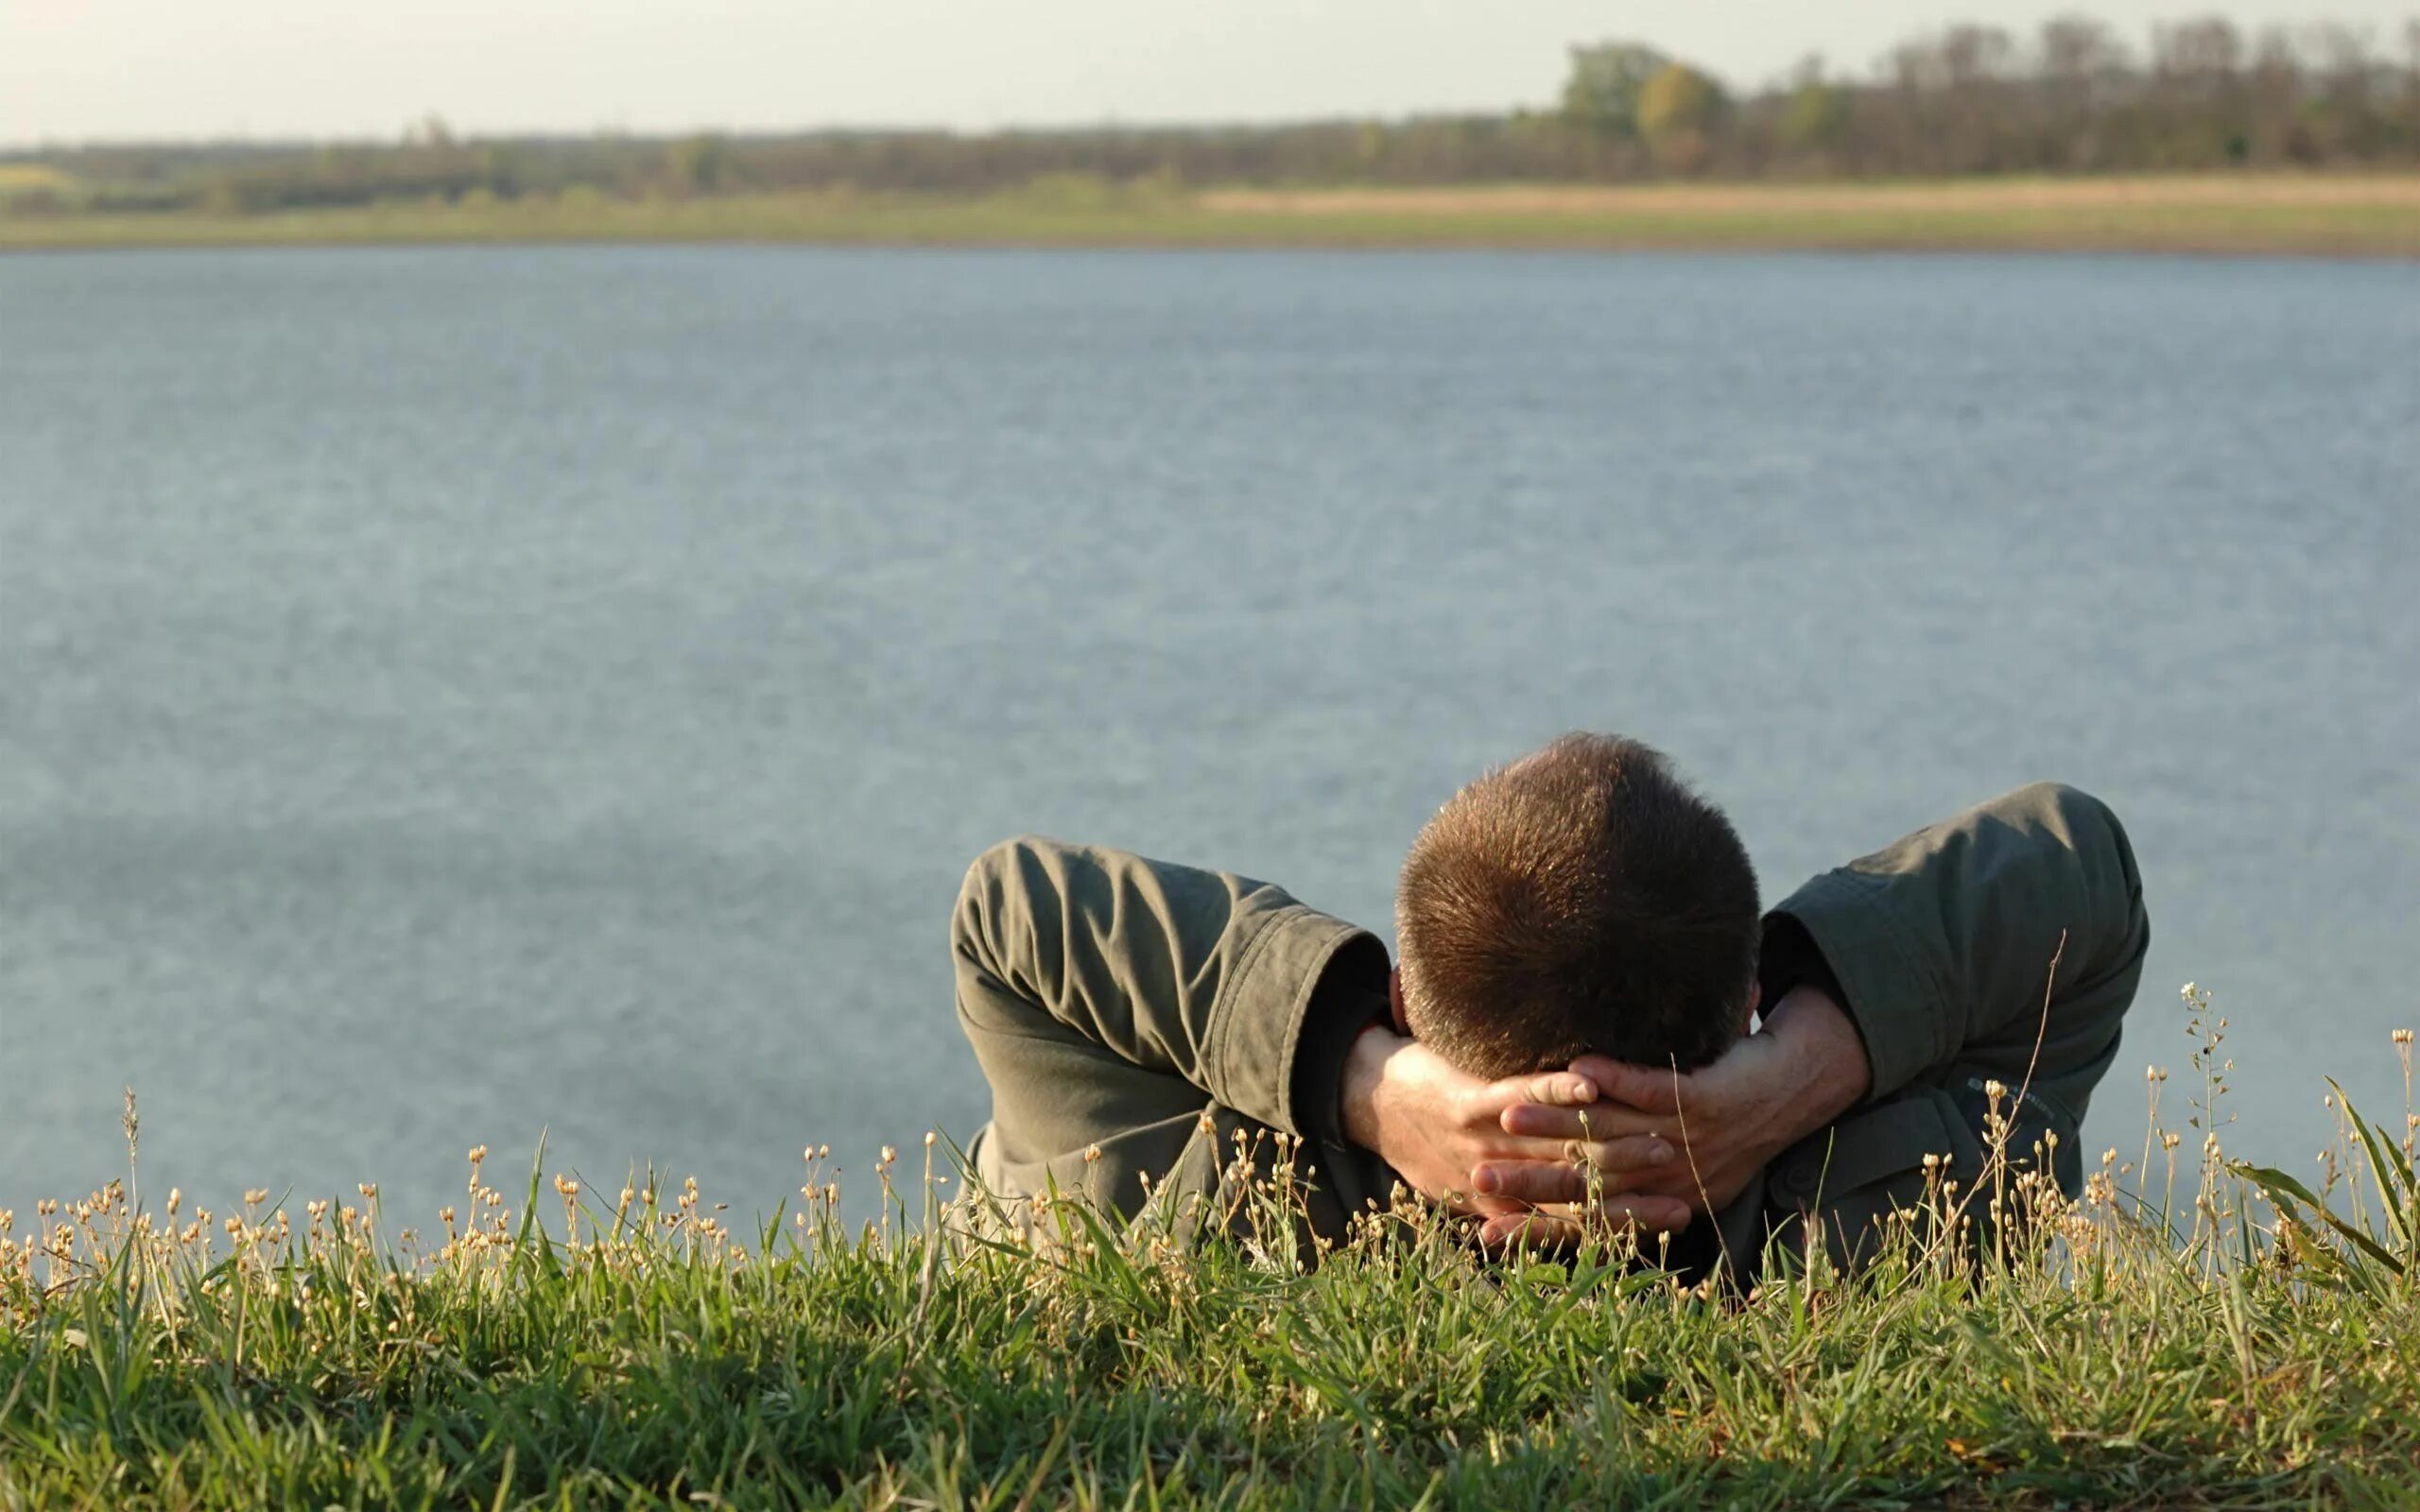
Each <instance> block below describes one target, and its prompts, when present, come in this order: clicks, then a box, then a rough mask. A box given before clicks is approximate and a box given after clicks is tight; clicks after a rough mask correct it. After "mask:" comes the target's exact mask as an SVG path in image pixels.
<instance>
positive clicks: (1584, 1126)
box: [1470, 988, 1872, 1244]
mask: <svg viewBox="0 0 2420 1512" xmlns="http://www.w3.org/2000/svg"><path fill="white" fill-rule="evenodd" d="M1571 1069H1572V1071H1573V1072H1575V1073H1578V1074H1581V1075H1582V1076H1584V1077H1586V1078H1587V1080H1588V1081H1589V1083H1590V1084H1591V1085H1592V1086H1594V1087H1595V1088H1596V1089H1597V1090H1598V1091H1600V1092H1601V1093H1602V1094H1603V1095H1602V1098H1601V1099H1600V1100H1599V1101H1596V1102H1593V1103H1590V1104H1587V1105H1585V1106H1577V1105H1568V1104H1565V1105H1556V1104H1552V1103H1549V1102H1548V1101H1547V1099H1544V1098H1530V1099H1525V1100H1524V1101H1521V1102H1518V1103H1515V1104H1513V1106H1511V1107H1509V1108H1505V1109H1504V1113H1503V1124H1504V1128H1505V1131H1506V1132H1507V1133H1509V1134H1514V1135H1519V1136H1521V1137H1523V1138H1525V1139H1530V1140H1540V1139H1545V1140H1553V1141H1557V1142H1559V1143H1558V1146H1557V1148H1556V1149H1555V1150H1554V1152H1553V1158H1552V1159H1551V1160H1536V1159H1530V1160H1525V1159H1522V1158H1520V1157H1510V1156H1496V1157H1492V1158H1490V1159H1488V1160H1483V1161H1481V1162H1480V1163H1479V1164H1478V1166H1476V1167H1474V1168H1473V1170H1472V1172H1471V1177H1470V1180H1471V1188H1472V1190H1473V1191H1474V1192H1475V1193H1477V1194H1478V1195H1479V1197H1480V1199H1481V1200H1482V1201H1485V1202H1491V1203H1500V1202H1505V1201H1512V1202H1514V1203H1516V1204H1522V1205H1529V1206H1535V1207H1538V1208H1541V1209H1545V1210H1547V1211H1545V1212H1542V1213H1539V1214H1535V1215H1532V1216H1530V1218H1529V1220H1528V1222H1527V1224H1526V1230H1527V1233H1526V1237H1525V1238H1524V1240H1523V1242H1525V1243H1532V1244H1535V1243H1559V1242H1564V1241H1567V1240H1568V1239H1569V1238H1571V1237H1573V1231H1574V1230H1573V1228H1572V1226H1570V1225H1568V1224H1567V1223H1565V1222H1564V1221H1563V1220H1562V1219H1561V1218H1560V1217H1559V1216H1558V1215H1557V1213H1556V1211H1555V1209H1556V1208H1557V1207H1558V1206H1559V1205H1563V1204H1570V1203H1578V1202H1583V1201H1586V1200H1587V1198H1588V1194H1589V1192H1590V1188H1591V1185H1592V1181H1591V1176H1590V1172H1591V1170H1592V1169H1593V1171H1594V1172H1595V1173H1596V1175H1595V1178H1594V1183H1593V1184H1594V1186H1595V1187H1596V1189H1597V1191H1598V1192H1599V1194H1619V1195H1621V1196H1627V1197H1631V1198H1634V1199H1635V1198H1641V1197H1649V1196H1653V1197H1660V1198H1664V1199H1668V1200H1674V1201H1679V1202H1683V1203H1685V1204H1686V1205H1687V1206H1689V1207H1690V1208H1692V1209H1695V1210H1698V1211H1709V1212H1710V1211H1715V1210H1718V1209H1720V1208H1721V1207H1722V1206H1723V1204H1725V1203H1727V1202H1729V1201H1730V1200H1731V1199H1732V1198H1734V1197H1736V1196H1737V1195H1738V1194H1740V1192H1741V1191H1743V1190H1745V1188H1746V1187H1747V1185H1748V1183H1749V1181H1750V1180H1751V1179H1753V1178H1754V1177H1755V1174H1756V1173H1757V1171H1759V1170H1760V1169H1762V1168H1763V1167H1764V1165H1765V1164H1766V1162H1768V1161H1770V1160H1772V1158H1773V1157H1774V1156H1776V1155H1779V1154H1780V1153H1781V1152H1782V1151H1783V1150H1786V1149H1788V1148H1789V1146H1790V1145H1792V1144H1794V1143H1797V1142H1798V1141H1799V1140H1801V1139H1804V1138H1805V1137H1806V1136H1807V1135H1808V1134H1811V1133H1813V1132H1814V1131H1815V1130H1817V1129H1819V1128H1822V1127H1823V1126H1824V1125H1826V1124H1828V1123H1830V1122H1831V1121H1832V1120H1833V1119H1835V1118H1837V1117H1839V1116H1840V1115H1841V1113H1842V1112H1844V1111H1846V1110H1847V1109H1848V1108H1850V1107H1852V1106H1854V1105H1855V1104H1856V1102H1857V1100H1858V1098H1860V1097H1862V1096H1864V1095H1865V1091H1866V1088H1867V1086H1868V1085H1869V1083H1870V1081H1871V1077H1872V1072H1871V1068H1870V1067H1869V1066H1868V1064H1867V1061H1866V1058H1865V1045H1864V1041H1863V1040H1860V1039H1858V1032H1857V1026H1856V1025H1855V1024H1854V1023H1852V1022H1850V1021H1849V1017H1848V1014H1847V1013H1846V1012H1845V1011H1844V1010H1843V1009H1842V1008H1841V1005H1839V1004H1837V1003H1835V1002H1833V1001H1832V1000H1831V998H1829V997H1827V996H1825V995H1824V993H1823V992H1821V991H1819V990H1817V989H1815V988H1798V989H1796V990H1794V991H1792V992H1790V993H1789V994H1788V995H1787V996H1785V997H1784V998H1783V999H1782V1000H1781V1002H1780V1003H1779V1004H1777V1005H1774V1007H1773V1011H1772V1014H1770V1015H1769V1016H1768V1017H1767V1018H1766V1020H1765V1023H1764V1026H1763V1027H1762V1028H1760V1029H1759V1030H1758V1031H1757V1032H1756V1033H1755V1034H1752V1035H1750V1036H1748V1037H1747V1038H1746V1039H1744V1040H1740V1041H1739V1042H1738V1043H1737V1044H1736V1045H1734V1046H1732V1047H1731V1049H1730V1050H1729V1051H1727V1052H1725V1053H1724V1055H1723V1056H1722V1057H1721V1058H1720V1059H1719V1060H1717V1061H1715V1062H1714V1063H1713V1064H1712V1065H1710V1066H1705V1067H1703V1068H1701V1069H1700V1070H1698V1071H1696V1072H1693V1073H1691V1074H1687V1075H1675V1074H1674V1073H1673V1072H1672V1071H1671V1070H1670V1068H1668V1067H1667V1068H1663V1069H1658V1068H1655V1067H1652V1066H1633V1065H1625V1064H1623V1063H1621V1062H1619V1061H1614V1060H1608V1059H1605V1058H1604V1057H1601V1056H1583V1057H1581V1058H1580V1059H1578V1060H1576V1061H1574V1062H1572V1065H1571ZM1481 1211H1487V1212H1488V1213H1489V1214H1490V1217H1489V1222H1488V1224H1487V1226H1486V1231H1485V1233H1484V1234H1483V1236H1482V1237H1483V1238H1485V1239H1486V1240H1487V1241H1488V1242H1490V1243H1502V1242H1506V1241H1509V1240H1512V1239H1513V1238H1515V1237H1516V1236H1522V1235H1523V1231H1524V1229H1525V1225H1524V1223H1523V1222H1522V1220H1521V1219H1520V1218H1519V1217H1517V1216H1515V1215H1513V1213H1510V1212H1501V1211H1499V1210H1496V1209H1494V1208H1487V1209H1482V1210H1481Z"/></svg>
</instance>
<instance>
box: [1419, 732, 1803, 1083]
mask: <svg viewBox="0 0 2420 1512" xmlns="http://www.w3.org/2000/svg"><path fill="white" fill-rule="evenodd" d="M1395 934H1396V940H1397V944H1398V946H1399V948H1400V954H1401V957H1402V959H1401V966H1402V971H1403V1002H1404V1015H1405V1019H1406V1021H1407V1022H1408V1023H1409V1027H1410V1029H1411V1032H1412V1036H1413V1038H1415V1039H1417V1040H1421V1041H1422V1042H1424V1043H1426V1044H1427V1045H1428V1046H1429V1048H1431V1049H1432V1050H1435V1051H1436V1052H1437V1053H1438V1054H1439V1055H1441V1056H1443V1057H1445V1058H1446V1059H1447V1060H1448V1061H1451V1062H1452V1063H1453V1064H1455V1065H1456V1066H1458V1067H1460V1068H1461V1069H1462V1070H1463V1071H1466V1072H1469V1073H1471V1074H1474V1075H1478V1076H1485V1077H1488V1078H1491V1079H1493V1078H1495V1077H1498V1076H1510V1075H1516V1074H1522V1073H1525V1072H1531V1071H1544V1070H1549V1069H1554V1068H1559V1067H1561V1066H1564V1065H1565V1064H1567V1063H1568V1062H1569V1061H1570V1060H1571V1058H1572V1057H1575V1056H1578V1055H1582V1054H1589V1053H1593V1054H1597V1055H1604V1056H1611V1057H1614V1058H1615V1059H1616V1060H1628V1061H1634V1062H1638V1063H1641V1064H1645V1065H1655V1066H1661V1065H1666V1064H1668V1063H1673V1062H1677V1063H1678V1065H1679V1067H1680V1069H1681V1070H1683V1071H1690V1070H1693V1069H1695V1068H1697V1067H1699V1066H1702V1065H1703V1064H1705V1063H1706V1062H1707V1061H1710V1060H1712V1059H1714V1058H1715V1057H1717V1056H1720V1054H1722V1052H1723V1051H1724V1050H1725V1049H1727V1048H1729V1046H1730V1045H1731V1043H1732V1041H1733V1040H1736V1039H1737V1037H1738V1035H1739V1032H1740V1028H1741V1024H1742V1021H1743V1020H1744V1019H1745V1017H1746V1008H1747V993H1748V984H1749V980H1750V978H1751V977H1752V975H1753V974H1754V973H1755V967H1756V945H1757V908H1756V873H1755V868H1754V867H1753V866H1752V865H1751V864H1750V863H1749V860H1748V852H1747V849H1746V848H1745V847H1743V846H1742V845H1740V843H1739V836H1738V834H1737V832H1735V831H1734V830H1733V829H1732V828H1731V821H1730V820H1728V819H1726V818H1724V817H1723V816H1722V811H1721V810H1720V809H1718V808H1716V807H1715V806H1714V805H1713V804H1711V803H1709V802H1707V801H1706V800H1705V799H1702V798H1700V797H1699V796H1698V795H1697V794H1696V793H1694V792H1693V791H1691V790H1690V788H1689V786H1688V785H1687V784H1686V783H1685V782H1683V781H1682V780H1681V779H1680V777H1679V776H1678V775H1677V774H1675V773H1674V772H1673V770H1672V766H1671V764H1670V763H1669V762H1668V761H1666V760H1665V758H1664V756H1663V755H1662V753H1660V752H1658V751H1656V750H1654V749H1652V748H1651V747H1647V746H1644V745H1641V744H1640V743H1639V742H1637V741H1634V740H1625V739H1622V738H1621V737H1619V736H1615V735H1590V734H1571V735H1565V736H1564V737H1563V738H1562V739H1561V740H1558V741H1556V742H1555V743H1554V744H1553V745H1551V746H1548V747H1546V749H1544V750H1541V751H1539V752H1537V753H1536V754H1534V755H1531V756H1529V757H1526V758H1524V759H1522V760H1520V761H1517V762H1514V763H1513V764H1512V765H1508V766H1499V767H1497V768H1495V770H1493V771H1491V772H1488V773H1486V774H1485V775H1484V776H1481V777H1480V778H1479V779H1478V781H1476V782H1472V783H1471V784H1470V785H1468V786H1467V787H1464V788H1463V789H1462V790H1461V792H1459V793H1457V794H1455V795H1454V797H1453V798H1452V799H1451V800H1450V801H1448V802H1447V803H1446V804H1445V806H1444V807H1443V808H1442V809H1440V810H1438V812H1437V814H1436V816H1435V817H1433V818H1431V819H1430V820H1429V821H1428V823H1427V824H1426V826H1425V827H1424V828H1423V829H1422V830H1421V832H1420V836H1419V838H1418V839H1416V840H1414V841H1413V842H1412V847H1411V853H1410V855H1409V856H1408V857H1407V858H1405V861H1404V866H1403V877H1402V881H1401V883H1400V884H1399V885H1398V887H1397V889H1396V894H1395Z"/></svg>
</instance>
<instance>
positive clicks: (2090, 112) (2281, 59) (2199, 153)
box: [0, 16, 2420, 213]
mask: <svg viewBox="0 0 2420 1512" xmlns="http://www.w3.org/2000/svg"><path fill="white" fill-rule="evenodd" d="M17 157H18V159H19V161H21V162H26V163H34V164H38V165H41V166H44V167H47V168H52V169H57V170H60V173H61V178H60V179H59V180H57V181H56V182H51V181H50V180H40V181H37V185H36V187H34V188H32V189H30V190H28V189H24V188H20V189H19V190H17V191H15V192H14V193H13V196H12V197H6V202H7V203H8V204H9V206H10V207H11V208H13V209H14V210H16V211H18V212H20V213H25V212H39V211H41V210H43V209H50V208H61V209H75V208H82V209H100V210H146V209H157V210H175V209H216V210H224V211H236V212H251V211H265V210H274V209H285V208H294V207H306V206H337V205H361V204H368V203H375V202H378V201H381V200H390V199H427V198H444V199H452V200H462V199H480V198H497V199H516V198H535V197H573V198H579V197H590V196H606V197H615V198H667V197H669V198H683V197H692V196H706V195H726V194H741V193H758V192H783V191H809V190H813V191H868V192H909V193H932V194H959V195H963V194H980V193H988V192H995V191H1001V190H1011V189H1020V188H1026V187H1029V186H1031V185H1033V184H1035V183H1037V182H1044V183H1048V182H1063V181H1078V182H1083V183H1107V184H1124V185H1140V186H1143V187H1145V188H1150V187H1155V186H1162V187H1166V188H1168V189H1182V188H1186V187H1192V186H1199V185H1213V184H1217V185H1236V184H1241V185H1272V186H1273V185H1294V184H1321V185H1325V184H1374V185H1416V184H1442V183H1473V182H1488V181H1511V180H1526V181H1544V182H1584V181H1608V180H1634V179H1648V178H1679V177H1695V176H1719V177H1737V178H1772V179H1822V178H1837V177H1859V178H1873V177H1891V176H1929V175H1946V174H1978V173H1980V174H1990V173H2090V172H2107V171H2120V170H2123V171H2180V170H2184V171H2190V170H2208V169H2225V168H2234V167H2253V168H2258V167H2272V168H2273V167H2294V166H2311V167H2318V166H2381V167H2384V166H2405V167H2409V166H2412V165H2415V164H2420V18H2414V19H2413V20H2411V22H2408V23H2407V24H2406V25H2405V26H2404V27H2403V29H2402V33H2401V35H2400V36H2399V37H2398V38H2397V39H2395V42H2394V47H2393V48H2392V50H2391V51H2381V50H2380V47H2379V45H2378V43H2377V40H2376V38H2375V37H2374V35H2373V34H2372V33H2371V32H2369V31H2367V30H2364V29H2361V28H2358V27H2354V26H2341V25H2335V24H2329V23H2314V24H2310V25H2305V26H2290V27H2270V28H2267V29H2264V30H2261V31H2259V32H2257V33H2255V34H2247V33H2246V32H2244V31H2243V30H2241V29H2239V28H2238V27H2237V26H2235V25H2234V24H2233V23H2231V22H2228V21H2226V20H2224V19H2221V18H2219V17H2215V16H2211V17H2202V18H2197V19H2192V20H2187V21H2179V22H2175V23H2171V24H2168V25H2163V26H2155V27H2153V28H2152V32H2151V35H2150V39H2149V43H2148V46H2147V47H2145V48H2142V49H2140V50H2138V49H2137V48H2136V47H2135V46H2134V45H2131V44H2130V43H2128V42H2127V41H2126V40H2125V39H2123V38H2121V37H2120V36H2119V35H2118V33H2117V32H2116V31H2115V30H2113V29H2112V28H2111V27H2110V26H2107V25H2105V24H2104V23H2101V22H2100V21H2096V20H2093V19H2090V18H2088V17H2083V16H2065V17H2061V18H2059V19H2056V20H2053V21H2050V22H2048V23H2047V24H2045V25H2044V26H2042V27H2041V28H2040V29H2039V30H2038V31H2037V32H2036V33H2034V34H2033V35H2032V36H2031V37H2026V38H2020V37H2018V36H2016V35H2014V34H2013V33H2011V32H2008V31H2005V30H2003V29H2001V28H1999V27H1997V26H1973V25H1959V26H1947V27H1945V28H1943V29H1942V30H1939V31H1937V32H1933V33H1930V34H1928V35H1925V36H1921V37H1917V38H1913V39H1911V40H1910V41H1908V42H1906V43H1901V44H1900V45H1899V46H1897V47H1895V48H1893V50H1892V51H1891V52H1890V53H1889V54H1888V55H1886V56H1885V57H1884V58H1883V59H1882V60H1880V61H1879V62H1878V63H1876V65H1875V67H1874V68H1873V69H1871V70H1870V71H1869V72H1867V73H1866V74H1864V75H1862V76H1858V77H1851V76H1848V75H1838V74H1833V73H1830V72H1827V71H1826V69H1825V68H1824V64H1823V63H1822V61H1821V60H1816V59H1809V60H1806V62H1804V63H1802V64H1801V65H1800V66H1799V67H1798V68H1797V69H1796V70H1794V71H1793V72H1792V74H1791V75H1790V76H1789V77H1787V78H1785V79H1783V80H1780V81H1778V82H1776V83H1774V84H1772V85H1770V86H1768V87H1766V88H1763V89H1759V90H1756V91H1753V92H1748V93H1743V94H1735V93H1734V92H1732V91H1730V90H1728V89H1726V88H1725V87H1724V86H1723V85H1722V83H1721V82H1720V80H1719V79H1717V78H1716V77H1714V76H1713V75H1711V74H1709V73H1707V72H1706V71H1704V70H1703V69H1700V68H1698V67H1696V66H1694V65H1692V64H1690V63H1688V62H1686V61H1685V60H1679V59H1675V58H1671V57H1669V56H1668V55H1666V54H1664V53H1663V52H1661V51H1659V50H1657V49H1655V48H1653V47H1651V46H1648V45H1646V44H1644V43H1634V42H1607V43H1599V44H1595V45H1589V46H1582V47H1575V48H1573V49H1572V53H1571V68H1570V73H1569V77H1568V78H1567V80H1566V82H1565V84H1564V90H1563V94H1562V98H1561V100H1560V101H1559V102H1558V103H1557V104H1556V105H1555V106H1553V107H1551V108H1547V109H1541V110H1524V111H1516V112H1511V113H1509V114H1499V115H1445V116H1426V117H1417V118H1413V119H1409V120H1402V121H1387V122H1382V121H1355V120H1337V121H1321V122H1311V123H1305V124H1301V125H1287V126H1251V127H1242V126H1238V127H1170V128H1152V129H1131V128H1110V127H1103V128H1097V129H1074V130H1022V131H1001V132H993V133H982V134H959V133H955V132H948V131H900V130H886V131H816V132H810V133H804V134H799V135H782V136H767V135H698V136H688V137H682V138H679V139H665V138H660V137H658V138H648V137H636V136H618V135H604V136H595V137H581V138H565V137H543V138H540V137H530V138H510V139H463V138H459V137H457V136H456V135H455V134H453V133H452V132H451V131H449V130H447V129H446V128H445V126H444V125H443V123H442V122H440V121H437V120H434V119H432V120H430V121H428V122H425V123H423V124H421V125H419V126H416V127H415V128H413V129H411V130H409V131H407V132H406V134H405V136H404V137H403V139H402V140H401V141H399V142H395V143H389V144H374V145H373V144H355V145H329V146H313V145H293V144H288V145H254V144H244V145H221V146H87V147H74V148H61V149H52V150H43V151H37V152H30V153H24V154H19V155H17ZM0 181H4V180H0ZM44 183H48V184H49V186H48V187H43V184H44ZM58 183H64V184H67V185H70V186H72V187H66V188H61V187H58V186H57V185H58Z"/></svg>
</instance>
